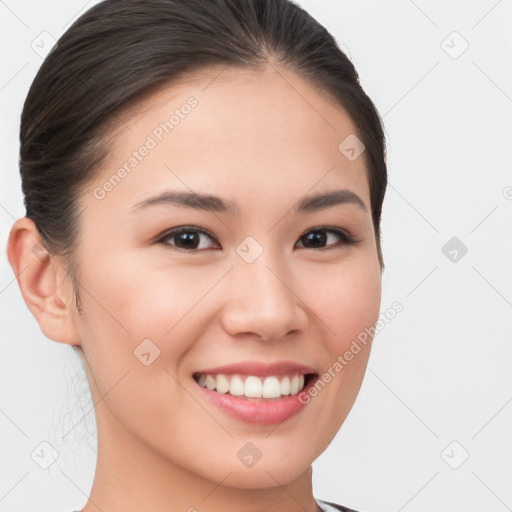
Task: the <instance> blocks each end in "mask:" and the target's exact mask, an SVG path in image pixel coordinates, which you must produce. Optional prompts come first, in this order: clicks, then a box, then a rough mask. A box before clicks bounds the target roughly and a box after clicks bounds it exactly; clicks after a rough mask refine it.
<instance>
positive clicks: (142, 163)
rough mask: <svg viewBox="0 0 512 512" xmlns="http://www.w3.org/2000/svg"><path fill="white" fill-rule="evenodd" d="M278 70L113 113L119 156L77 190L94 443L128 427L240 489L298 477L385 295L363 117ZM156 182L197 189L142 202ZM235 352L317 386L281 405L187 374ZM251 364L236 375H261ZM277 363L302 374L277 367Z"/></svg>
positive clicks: (345, 401) (343, 407) (334, 422)
mask: <svg viewBox="0 0 512 512" xmlns="http://www.w3.org/2000/svg"><path fill="white" fill-rule="evenodd" d="M276 69H278V70H279V72H276V71H275V70H274V69H273V68H271V67H269V68H268V69H267V70H265V71H247V70H244V71H240V70H234V69H230V68H227V69H224V70H223V71H222V72H221V73H220V74H219V71H220V69H217V70H215V71H212V72H211V73H210V72H208V73H206V72H203V73H202V74H201V75H197V76H196V77H195V78H196V80H195V81H192V80H189V81H187V82H186V83H185V82H180V84H177V85H173V86H169V87H168V88H167V89H165V90H163V89H162V90H159V91H158V92H155V93H153V95H152V96H150V97H149V98H146V99H145V100H143V101H142V102H141V103H139V104H138V105H137V108H136V109H133V110H132V111H131V114H130V115H128V114H125V115H123V116H120V121H121V125H120V126H121V127H120V129H119V132H118V135H117V136H116V139H115V144H114V147H113V148H112V150H111V153H110V158H109V161H108V163H107V165H105V166H104V168H103V169H102V171H101V176H99V177H98V178H97V179H96V180H95V182H94V183H92V184H91V185H90V187H89V188H88V189H87V190H86V191H85V193H84V194H83V196H81V207H82V213H81V228H80V229H81V235H80V240H79V254H80V260H79V267H80V273H79V281H80V285H81V288H80V294H81V298H82V306H83V317H81V318H79V317H77V319H76V328H77V331H78V333H79V336H80V339H81V346H82V349H83V352H84V355H85V357H86V359H87V363H88V365H89V366H90V369H91V371H92V373H91V374H89V379H91V378H92V377H93V379H94V380H93V381H91V389H92V390H93V398H94V395H95V394H96V397H97V398H96V399H95V401H96V400H98V399H99V394H98V391H99V392H101V393H102V395H104V398H103V399H102V400H101V402H102V403H101V404H100V406H98V407H97V410H96V414H97V421H98V428H99V443H100V445H101V443H102V439H104V440H107V439H108V442H109V446H111V447H112V446H115V444H116V442H120V440H121V439H122V440H123V442H124V443H125V444H124V446H125V448H127V447H126V444H127V443H133V447H135V446H138V447H139V448H140V446H144V447H145V448H147V449H148V450H149V451H150V452H152V453H154V454H156V455H157V456H158V457H159V458H163V459H164V460H165V461H166V462H168V463H171V464H173V465H176V466H178V467H181V468H184V469H185V470H187V471H189V472H192V473H194V474H196V475H199V476H201V477H203V478H207V479H208V480H212V481H215V482H218V481H219V480H220V476H222V478H224V477H225V476H226V475H228V474H229V477H228V479H227V480H226V482H225V483H229V485H231V486H233V487H246V488H248V487H252V488H257V487H264V486H275V485H276V480H277V481H279V482H281V483H286V482H289V481H291V480H292V479H293V478H296V477H297V476H298V475H300V474H301V473H303V472H304V471H305V470H306V469H307V468H309V466H310V465H311V463H312V462H313V460H314V459H315V458H317V457H318V456H319V454H320V453H321V452H322V451H323V450H324V449H325V448H326V447H327V445H328V444H329V443H330V441H331V440H332V438H333V437H334V436H335V434H336V432H337V431H338V429H339V428H340V426H341V424H342V423H343V421H344V420H345V418H346V416H347V414H348V412H349V411H350V409H351V407H352V404H353V402H354V400H355V398H356V396H357V393H358V391H359V388H360V385H361V380H362V378H363V374H364V371H365V368H366V364H367V360H368V355H369V348H370V342H368V343H367V344H366V345H365V344H362V343H361V342H360V341H358V342H357V343H358V346H359V351H357V352H356V350H355V349H354V348H353V347H354V345H353V342H354V340H357V336H358V335H359V334H360V333H361V332H363V331H364V330H365V328H368V327H371V326H373V325H374V324H375V323H376V321H377V319H378V314H379V307H380V292H381V288H380V287H381V269H380V266H379V262H378V256H377V248H376V241H375V235H374V228H373V224H372V217H371V208H370V195H369V185H368V180H367V172H366V168H365V160H364V156H365V154H364V152H363V153H362V154H361V155H360V156H359V157H358V156H357V154H358V152H359V150H360V147H359V146H357V145H356V146H354V140H355V139H354V138H353V137H354V134H355V133H356V129H355V126H354V124H353V123H352V121H351V119H350V118H349V116H348V115H347V113H346V112H345V110H344V109H343V108H341V107H340V106H339V105H338V104H336V103H335V102H334V101H332V100H329V99H328V98H327V97H326V96H324V95H322V94H320V93H319V92H318V90H317V89H316V88H313V87H312V86H310V85H309V84H307V83H306V82H304V81H302V80H301V79H300V78H299V77H298V76H297V75H295V74H293V73H291V72H289V71H285V70H283V69H282V68H276ZM347 137H350V138H349V139H348V140H347V141H345V139H346V138H347ZM343 141H345V142H344V144H342V147H341V149H340V144H341V143H342V142H343ZM351 147H353V148H354V151H351V150H350V148H351ZM120 169H124V172H123V170H120ZM341 190H345V191H348V192H345V193H344V195H343V194H342V193H340V194H339V195H338V199H339V200H337V201H321V200H318V201H310V202H306V201H305V199H306V198H309V197H312V196H316V195H319V194H326V193H334V192H337V191H341ZM164 193H168V194H187V195H188V194H190V196H188V197H189V198H188V199H187V200H186V201H183V200H181V202H179V201H178V199H177V197H176V196H174V200H171V199H172V198H168V200H163V199H162V200H159V201H154V202H153V203H152V204H151V203H148V204H145V205H144V202H145V201H148V200H151V199H152V198H155V197H157V196H161V195H162V194H164ZM195 194H197V195H195ZM351 194H353V195H351ZM203 195H205V196H215V197H217V198H218V199H215V200H206V199H201V198H200V197H199V196H203ZM354 195H355V196H357V197H356V198H355V199H354V197H355V196H354ZM340 198H341V199H340ZM343 198H345V199H346V198H348V199H347V200H343ZM357 198H359V199H357ZM182 199H183V197H182ZM350 199H352V200H350ZM359 200H360V203H359ZM224 202H225V203H227V204H229V205H230V206H229V207H228V208H226V209H224V208H222V206H223V205H224ZM186 203H188V204H186ZM141 204H142V205H141ZM301 205H302V206H303V208H302V209H300V211H299V207H300V206H301ZM296 210H297V211H296ZM182 227H186V228H187V229H186V230H184V232H185V233H184V234H183V233H182V234H181V235H178V234H170V233H169V232H170V231H171V230H172V229H176V228H182ZM339 232H341V234H340V233H339ZM166 235H167V236H166ZM346 236H349V237H353V239H354V240H355V242H354V243H348V242H347V239H346ZM351 347H352V349H351ZM347 351H349V352H350V351H351V352H352V357H351V358H347V357H346V353H347ZM349 359H350V360H349ZM240 362H259V363H262V364H263V365H270V364H272V363H276V362H289V363H295V364H297V365H300V366H306V367H308V368H309V370H310V371H311V370H313V371H314V372H315V373H316V374H317V377H319V379H320V380H321V381H323V385H322V386H319V385H318V383H317V387H318V388H319V389H320V391H318V392H317V394H316V396H312V395H309V394H308V395H307V396H308V397H309V398H308V400H305V399H304V397H305V396H306V395H304V394H302V395H300V396H302V397H303V401H304V402H306V401H307V402H308V403H306V404H305V405H302V404H301V406H300V408H297V397H295V399H291V398H290V397H288V399H286V400H287V402H294V403H295V407H294V405H293V404H292V406H289V408H288V406H286V407H284V406H282V405H279V403H278V400H282V399H274V400H273V401H272V402H273V403H272V404H269V403H267V402H269V400H265V403H264V404H262V403H255V401H252V400H247V399H244V398H241V397H239V398H236V397H232V398H231V399H230V403H231V404H232V409H231V410H227V409H224V408H223V407H220V406H219V405H217V404H216V403H215V401H214V400H212V399H210V398H209V397H212V396H214V395H215V396H216V397H219V396H222V397H224V398H225V397H226V396H227V395H226V394H222V393H220V392H217V391H206V390H205V389H204V388H202V387H201V386H200V384H199V383H198V382H196V380H195V379H194V377H193V376H194V375H195V374H196V373H197V372H202V371H203V373H204V374H206V373H207V372H206V371H205V370H211V369H216V368H217V367H220V366H225V365H232V364H235V363H240ZM337 362H338V364H336V363H337ZM340 366H341V369H340ZM242 370H243V371H239V370H238V371H237V372H236V373H239V374H242V375H241V380H242V382H245V381H244V379H246V376H247V374H249V375H254V374H256V376H257V375H258V372H257V370H258V369H257V368H253V369H249V368H246V369H242ZM329 371H330V378H329V376H328V377H326V378H324V374H325V373H326V372H329ZM227 372H228V371H224V372H219V373H224V374H227ZM283 373H284V374H290V373H291V375H290V377H292V376H293V373H294V371H291V370H287V369H286V368H284V369H283V368H281V369H279V368H274V369H273V370H272V371H271V375H276V376H277V377H279V381H280V379H282V378H283V375H282V374H283ZM205 377H206V375H205ZM227 377H228V378H231V374H227ZM211 378H212V379H213V378H214V377H211ZM221 379H222V377H221ZM263 379H264V377H263ZM251 380H252V381H253V382H254V379H251ZM262 382H263V384H264V385H266V386H267V389H271V388H272V386H271V384H272V383H274V384H275V379H270V380H269V383H270V384H269V383H267V384H265V382H264V380H263V381H262ZM256 384H257V383H256ZM221 387H222V386H221ZM256 387H257V385H256ZM284 388H285V389H284V392H286V383H285V384H284ZM251 389H252V388H251ZM278 389H279V388H278ZM234 393H236V391H234ZM230 394H231V393H230ZM283 403H284V402H283ZM233 404H234V405H233ZM243 406H247V407H248V406H251V407H254V408H256V412H254V411H253V412H247V409H243ZM269 406H270V407H271V408H272V411H273V412H272V411H271V412H270V413H268V415H266V416H265V413H264V412H262V411H263V409H262V407H267V408H268V407H269ZM292 409H293V410H294V414H291V415H290V416H288V417H286V418H285V417H284V416H286V414H288V413H290V412H291V411H292ZM233 410H234V411H235V412H233ZM244 410H245V411H246V413H245V415H244V412H243V411H244ZM258 410H259V411H260V412H259V413H258V412H257V411H258ZM236 411H239V412H238V413H237V412H236ZM248 443H252V444H248ZM105 446H106V444H105ZM129 449H130V448H129V447H128V448H127V452H125V453H128V452H129ZM100 450H101V446H100ZM110 450H111V452H112V453H113V452H114V451H115V448H110ZM117 456H120V457H122V453H117ZM251 457H252V459H251Z"/></svg>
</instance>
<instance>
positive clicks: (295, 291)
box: [222, 253, 308, 342]
mask: <svg viewBox="0 0 512 512" xmlns="http://www.w3.org/2000/svg"><path fill="white" fill-rule="evenodd" d="M264 254H265V253H263V255H262V256H260V257H259V258H258V259H257V260H256V261H254V262H252V263H246V262H245V261H243V260H239V261H237V262H236V263H235V268H233V270H232V271H231V272H230V275H229V278H228V279H229V280H228V282H227V283H226V286H227V289H226V297H227V300H226V303H225V305H224V308H223V310H222V324H223V327H224V329H225V330H226V331H227V332H228V333H229V334H230V335H231V336H234V337H241V336H254V337H257V338H258V339H261V340H263V341H269V342H270V341H274V340H280V339H283V338H284V337H286V336H287V335H291V334H292V333H298V332H301V331H304V330H305V329H306V325H307V320H308V315H307V314H306V309H307V307H306V305H305V302H304V300H303V299H302V298H301V297H300V289H299V286H298V283H297V282H294V280H293V278H292V277H291V273H290V272H289V271H286V270H284V269H282V267H278V266H277V265H276V263H275V261H274V262H271V261H269V259H267V258H265V257H264Z"/></svg>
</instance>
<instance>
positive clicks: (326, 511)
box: [315, 498, 357, 512]
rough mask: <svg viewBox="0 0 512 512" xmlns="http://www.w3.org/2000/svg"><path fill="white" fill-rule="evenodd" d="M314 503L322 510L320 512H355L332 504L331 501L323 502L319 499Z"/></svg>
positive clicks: (355, 511)
mask: <svg viewBox="0 0 512 512" xmlns="http://www.w3.org/2000/svg"><path fill="white" fill-rule="evenodd" d="M315 501H316V502H317V503H318V506H319V507H320V508H321V509H322V512H335V511H336V512H337V511H338V510H341V511H342V512H357V510H354V509H353V508H348V507H344V506H343V505H338V504H337V503H333V502H332V501H325V500H321V499H316V498H315Z"/></svg>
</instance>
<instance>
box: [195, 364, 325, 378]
mask: <svg viewBox="0 0 512 512" xmlns="http://www.w3.org/2000/svg"><path fill="white" fill-rule="evenodd" d="M195 373H203V374H207V373H210V374H219V373H223V374H233V373H239V374H243V375H255V376H258V377H267V376H269V375H284V374H291V373H302V374H307V373H316V370H315V369H314V368H312V367H311V366H305V365H302V364H298V363H294V362H292V361H277V362H274V363H262V362H258V361H242V362H239V363H234V364H228V365H224V366H217V367H215V368H206V369H203V370H200V371H198V372H195Z"/></svg>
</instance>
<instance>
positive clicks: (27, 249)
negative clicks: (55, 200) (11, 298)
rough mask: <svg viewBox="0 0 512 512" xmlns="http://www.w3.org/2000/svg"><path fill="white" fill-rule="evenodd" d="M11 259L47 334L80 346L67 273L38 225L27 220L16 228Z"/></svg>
mask: <svg viewBox="0 0 512 512" xmlns="http://www.w3.org/2000/svg"><path fill="white" fill-rule="evenodd" d="M7 257H8V259H9V263H10V265H11V267H12V269H13V272H14V275H15V277H16V281H17V282H18V286H19V288H20V291H21V294H22V296H23V299H24V301H25V303H26V305H27V307H28V308H29V310H30V311H31V313H32V314H33V315H34V317H35V319H36V320H37V322H38V324H39V327H40V328H41V331H42V332H43V334H44V335H45V336H46V337H47V338H50V339H52V340H54V341H57V342H60V343H66V344H68V345H80V337H79V335H78V331H77V329H76V325H75V322H74V317H73V314H72V311H71V309H70V308H71V307H72V305H73V301H72V297H71V294H70V292H69V290H67V289H66V288H65V286H64V281H65V279H64V277H65V274H66V271H65V269H64V268H63V266H62V264H61V263H60V262H59V261H58V260H57V259H56V258H54V257H52V256H51V255H50V254H49V253H48V251H47V250H46V248H45V247H44V245H43V243H42V241H41V238H40V236H39V233H38V231H37V228H36V226H35V224H34V222H33V221H32V220H30V219H28V218H27V217H22V218H21V219H18V220H17V221H16V222H15V223H14V225H13V226H12V228H11V231H10V233H9V240H8V242H7Z"/></svg>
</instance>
